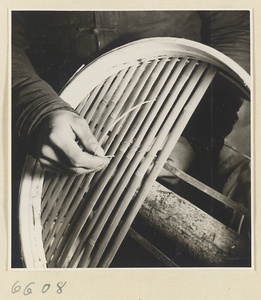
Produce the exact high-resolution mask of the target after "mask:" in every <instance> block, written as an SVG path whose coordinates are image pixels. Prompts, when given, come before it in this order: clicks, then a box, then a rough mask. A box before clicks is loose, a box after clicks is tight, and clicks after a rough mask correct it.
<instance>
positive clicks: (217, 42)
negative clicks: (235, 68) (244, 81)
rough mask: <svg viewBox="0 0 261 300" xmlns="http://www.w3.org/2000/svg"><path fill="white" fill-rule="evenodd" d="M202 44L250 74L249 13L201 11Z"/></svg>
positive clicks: (246, 11) (243, 11)
mask: <svg viewBox="0 0 261 300" xmlns="http://www.w3.org/2000/svg"><path fill="white" fill-rule="evenodd" d="M199 15H200V17H201V19H202V29H201V34H202V42H203V43H205V44H207V45H209V46H211V47H213V48H215V49H217V50H219V51H220V52H222V53H224V54H226V55H227V56H228V57H230V58H232V59H233V60H234V61H235V62H237V63H238V64H239V65H240V66H241V67H243V68H244V69H245V70H246V71H247V72H248V73H250V12H249V11H248V10H238V11H230V10H227V11H202V12H199Z"/></svg>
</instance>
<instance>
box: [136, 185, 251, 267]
mask: <svg viewBox="0 0 261 300" xmlns="http://www.w3.org/2000/svg"><path fill="white" fill-rule="evenodd" d="M139 215H140V217H142V219H143V220H145V221H146V222H147V223H149V225H150V226H152V227H154V229H156V230H157V231H158V232H159V233H160V234H162V235H164V236H165V237H166V238H167V239H168V240H169V241H170V242H171V241H172V242H175V243H178V244H180V245H182V246H183V247H184V248H185V249H186V250H187V251H188V253H189V254H190V255H191V256H192V257H195V258H197V259H199V260H200V261H202V263H203V265H206V266H235V265H237V264H238V263H239V261H240V262H242V261H244V262H248V261H249V259H250V245H249V242H248V241H246V240H245V239H244V238H243V237H241V236H240V235H238V234H237V233H236V232H234V231H232V230H231V229H229V228H227V227H226V226H225V225H223V224H222V223H220V222H219V221H217V220H215V219H214V218H212V217H211V216H210V215H208V214H207V213H205V212H203V211H202V210H200V209H199V208H197V207H196V206H194V205H193V204H191V203H190V202H189V201H187V200H185V199H183V198H181V197H179V196H178V195H176V194H175V193H173V192H170V191H169V190H167V189H166V188H165V187H163V186H162V185H160V184H159V183H155V185H154V186H153V188H152V189H151V191H150V193H149V195H148V196H147V198H146V200H145V202H144V203H143V205H142V207H141V209H140V211H139Z"/></svg>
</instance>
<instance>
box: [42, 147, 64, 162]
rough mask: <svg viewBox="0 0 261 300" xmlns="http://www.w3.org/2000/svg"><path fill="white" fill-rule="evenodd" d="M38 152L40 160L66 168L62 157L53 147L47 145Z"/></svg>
mask: <svg viewBox="0 0 261 300" xmlns="http://www.w3.org/2000/svg"><path fill="white" fill-rule="evenodd" d="M38 152H39V153H38V157H39V158H43V159H45V160H47V161H51V162H53V163H56V164H58V165H62V166H64V167H66V165H65V161H64V160H62V159H61V156H60V155H58V154H57V153H56V151H55V150H54V149H53V147H51V146H49V145H46V144H45V145H43V146H42V147H41V149H40V150H39V151H38Z"/></svg>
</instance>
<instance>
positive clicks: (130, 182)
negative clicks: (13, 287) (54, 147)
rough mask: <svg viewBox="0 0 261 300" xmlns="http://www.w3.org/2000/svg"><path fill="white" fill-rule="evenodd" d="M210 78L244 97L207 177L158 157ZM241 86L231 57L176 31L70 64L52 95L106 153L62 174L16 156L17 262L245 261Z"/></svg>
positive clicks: (247, 150) (247, 183) (245, 142)
mask: <svg viewBox="0 0 261 300" xmlns="http://www.w3.org/2000/svg"><path fill="white" fill-rule="evenodd" d="M89 76H91V77H92V78H93V80H92V82H91V84H88V85H87V84H86V78H88V77H89ZM216 78H221V79H222V80H223V81H225V82H226V83H227V85H228V86H229V89H230V90H232V91H233V93H237V94H239V95H240V98H241V99H242V102H243V104H242V106H241V107H240V110H239V112H238V116H239V119H238V122H237V123H236V124H235V125H234V127H233V130H232V132H231V133H230V134H229V135H228V136H227V137H226V138H225V144H224V146H223V148H222V150H221V152H220V160H219V166H218V174H217V175H215V176H217V177H218V183H219V184H218V185H216V186H213V185H209V184H208V183H209V182H206V180H205V179H204V178H203V177H200V176H198V175H195V174H197V173H198V171H199V170H201V168H203V167H202V166H201V165H200V164H199V163H198V164H197V163H195V164H192V165H191V166H190V167H189V168H188V169H187V170H186V171H184V170H181V169H179V167H178V166H176V165H175V163H173V161H171V160H169V159H168V158H169V156H170V154H171V151H172V149H173V146H174V145H176V144H178V143H179V145H181V150H180V151H181V152H182V137H181V135H182V132H183V131H184V130H185V128H186V125H187V123H188V122H189V120H190V118H191V117H192V116H193V114H194V112H195V111H196V110H197V107H198V106H199V105H200V103H201V100H202V98H203V96H204V95H205V93H206V92H207V91H208V90H209V89H211V86H212V84H213V81H214V80H216ZM224 86H225V85H224ZM250 88H251V79H250V76H249V74H248V73H247V72H246V71H244V70H243V68H241V67H240V66H239V65H238V64H237V63H236V62H234V61H233V60H232V59H230V58H228V57H227V56H225V55H224V54H222V53H220V52H219V51H217V50H215V49H213V48H211V47H209V46H206V45H203V44H201V43H198V42H194V41H190V40H186V39H178V38H148V39H142V40H139V41H136V42H132V43H129V44H127V45H124V46H121V47H119V48H116V49H114V50H112V51H110V52H108V53H106V54H104V55H102V56H101V57H99V58H98V59H96V60H94V61H93V62H91V63H90V64H89V65H87V66H85V67H84V68H82V69H80V70H78V72H77V73H76V74H75V75H74V76H73V77H72V78H71V79H70V80H69V82H68V83H67V84H66V86H65V87H64V89H63V90H62V92H61V94H60V97H61V98H62V99H63V100H65V101H68V102H69V104H70V105H71V106H72V107H73V108H75V109H76V110H77V112H78V114H79V115H80V116H82V117H83V118H85V119H86V121H87V122H88V124H89V126H90V129H91V130H92V132H93V134H94V136H95V137H96V138H97V140H98V141H99V143H100V145H102V147H103V149H104V150H105V153H106V155H107V156H108V157H109V159H110V163H109V164H108V166H107V167H106V168H105V169H102V170H98V171H96V172H92V173H89V174H87V175H77V176H76V175H69V176H67V175H61V174H52V173H49V172H47V171H44V170H43V169H42V168H41V167H40V165H39V162H38V161H37V160H35V159H34V158H32V157H31V156H30V155H28V156H27V159H26V163H25V165H24V169H23V173H22V177H21V185H20V195H19V230H20V241H21V253H22V257H23V263H24V266H25V267H27V268H36V269H39V268H87V267H89V268H94V267H100V268H101V267H111V268H118V267H121V268H131V267H138V268H140V267H141V268H142V267H174V268H176V267H250V266H251V229H252V226H251V224H252V223H251V204H250V202H251V171H250V170H251V147H250V144H251V142H250V138H251V134H250V132H251V130H250V129H251V120H250V112H251V109H250V107H251V105H250ZM162 169H164V170H165V172H167V173H168V174H171V176H172V178H174V179H173V180H174V183H175V184H171V183H170V182H169V181H168V180H165V178H164V177H162V178H161V177H160V176H159V175H160V172H162ZM217 177H215V178H217ZM208 179H210V178H208ZM210 181H211V180H210Z"/></svg>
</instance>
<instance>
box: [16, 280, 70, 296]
mask: <svg viewBox="0 0 261 300" xmlns="http://www.w3.org/2000/svg"><path fill="white" fill-rule="evenodd" d="M34 284H35V282H30V283H29V284H27V285H26V287H25V288H24V290H23V294H24V295H25V296H28V295H30V294H32V293H33V290H32V286H33V285H34ZM65 284H66V282H58V283H57V284H56V288H57V289H56V293H57V294H61V293H62V292H63V290H62V289H63V287H64V286H65ZM21 288H22V287H21V286H20V285H19V281H16V282H15V283H14V284H13V286H12V293H13V294H15V293H18V292H20V290H21ZM50 288H51V284H49V283H46V284H44V285H43V287H42V289H41V292H42V293H43V294H45V293H46V292H48V290H49V289H50Z"/></svg>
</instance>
